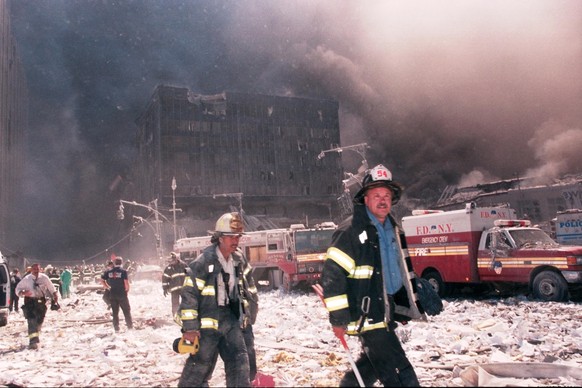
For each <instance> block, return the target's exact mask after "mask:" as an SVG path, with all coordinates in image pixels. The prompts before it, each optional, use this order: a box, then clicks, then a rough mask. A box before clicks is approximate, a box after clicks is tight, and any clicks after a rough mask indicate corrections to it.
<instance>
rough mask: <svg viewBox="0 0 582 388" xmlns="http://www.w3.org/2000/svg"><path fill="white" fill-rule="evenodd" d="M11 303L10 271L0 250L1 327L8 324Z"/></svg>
mask: <svg viewBox="0 0 582 388" xmlns="http://www.w3.org/2000/svg"><path fill="white" fill-rule="evenodd" d="M9 305H10V271H8V264H6V260H5V259H4V256H2V253H1V252H0V327H1V326H6V325H7V324H8V306H9Z"/></svg>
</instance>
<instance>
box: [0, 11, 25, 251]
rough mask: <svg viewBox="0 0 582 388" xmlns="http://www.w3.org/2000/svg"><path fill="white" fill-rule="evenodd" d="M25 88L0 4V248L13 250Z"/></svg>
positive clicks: (5, 13)
mask: <svg viewBox="0 0 582 388" xmlns="http://www.w3.org/2000/svg"><path fill="white" fill-rule="evenodd" d="M27 120H28V88H27V83H26V77H25V74H24V68H23V66H22V63H21V61H20V57H19V55H18V49H17V46H16V42H15V40H14V37H13V36H12V33H11V23H10V14H9V2H7V1H0V246H1V247H2V250H3V254H5V255H6V254H9V253H11V252H9V251H7V249H5V248H6V247H13V238H14V236H13V235H12V233H11V228H10V226H11V225H15V222H17V220H18V218H17V217H18V214H15V213H16V210H15V209H16V208H17V206H16V202H17V200H18V198H19V196H20V195H21V190H22V177H23V176H24V174H23V171H24V161H25V159H24V157H25V155H26V128H27V125H28V124H27V122H28V121H27Z"/></svg>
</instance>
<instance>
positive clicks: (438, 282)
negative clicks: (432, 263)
mask: <svg viewBox="0 0 582 388" xmlns="http://www.w3.org/2000/svg"><path fill="white" fill-rule="evenodd" d="M422 277H423V278H424V279H426V280H428V282H429V283H430V285H431V286H432V287H433V288H434V290H435V291H436V292H437V293H438V294H439V296H440V297H441V298H444V297H445V296H447V294H448V287H447V286H446V284H445V282H443V278H442V277H441V274H440V273H438V271H428V272H426V273H425V274H423V275H422Z"/></svg>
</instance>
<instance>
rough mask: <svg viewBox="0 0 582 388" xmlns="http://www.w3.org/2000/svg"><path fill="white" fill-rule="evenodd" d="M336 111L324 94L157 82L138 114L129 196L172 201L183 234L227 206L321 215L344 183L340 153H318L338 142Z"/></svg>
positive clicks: (298, 216)
mask: <svg viewBox="0 0 582 388" xmlns="http://www.w3.org/2000/svg"><path fill="white" fill-rule="evenodd" d="M338 110H339V106H338V103H337V102H336V101H332V100H326V99H308V98H297V97H280V96H268V95H261V94H249V93H235V92H224V93H221V94H217V95H199V94H194V93H192V92H191V91H190V90H188V89H187V88H179V87H172V86H164V85H160V86H158V87H157V88H156V90H155V91H154V93H153V96H152V98H151V100H150V101H149V103H148V105H147V108H146V109H145V111H144V112H143V114H142V115H141V116H140V117H139V118H138V119H137V120H136V123H137V126H138V131H137V138H136V142H137V149H138V152H137V163H136V169H135V183H136V188H135V193H134V194H135V198H136V200H137V201H140V202H148V201H152V200H153V199H159V202H158V204H159V205H160V206H161V207H162V208H165V209H169V210H171V208H172V206H173V201H175V203H176V207H178V208H180V209H181V212H180V213H178V214H177V215H178V221H177V223H178V225H179V229H180V230H181V231H182V233H180V235H181V236H184V235H188V236H192V235H200V234H201V233H202V234H204V233H206V231H207V228H208V226H209V225H208V224H207V223H204V222H205V221H206V222H207V221H208V220H212V221H215V220H216V218H217V217H219V216H220V215H221V214H222V213H224V212H225V211H227V210H228V208H229V207H233V208H235V209H238V210H242V211H243V213H244V214H245V215H253V216H255V217H254V219H255V220H256V219H259V218H265V219H268V220H270V221H273V220H275V222H277V221H276V220H279V221H280V222H281V223H285V222H290V223H293V222H298V221H300V222H304V223H305V220H306V219H307V220H308V222H317V221H318V220H320V221H321V220H329V219H330V218H331V217H332V215H333V214H337V212H336V209H335V207H336V206H337V201H336V200H337V197H338V196H339V195H340V194H341V191H342V186H341V184H342V178H343V168H342V165H341V157H340V155H339V154H337V155H330V157H326V158H325V159H321V160H320V159H318V158H317V156H318V154H319V153H320V152H321V151H322V150H324V149H328V148H331V147H335V146H338V145H339V144H340V132H339V118H338ZM173 178H175V182H176V185H175V186H174V187H175V188H174V189H173V188H172V187H173V185H172V181H173ZM250 219H252V217H247V219H246V220H245V221H247V222H248V221H249V220H250ZM287 226H288V225H287ZM247 227H250V229H260V228H261V226H260V225H259V224H255V225H249V224H247Z"/></svg>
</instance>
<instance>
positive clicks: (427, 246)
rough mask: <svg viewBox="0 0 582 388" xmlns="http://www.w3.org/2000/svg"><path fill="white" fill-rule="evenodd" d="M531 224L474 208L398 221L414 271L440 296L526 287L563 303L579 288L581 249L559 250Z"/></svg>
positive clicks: (499, 210) (501, 210)
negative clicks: (469, 289)
mask: <svg viewBox="0 0 582 388" xmlns="http://www.w3.org/2000/svg"><path fill="white" fill-rule="evenodd" d="M530 224H531V223H530V222H529V221H527V220H517V219H516V216H515V211H514V210H513V209H510V208H509V207H476V205H475V204H474V203H469V204H467V205H466V207H465V209H462V210H452V211H434V210H424V211H413V215H412V216H407V217H403V218H402V227H403V228H404V231H405V233H406V241H407V243H408V250H409V253H410V257H411V260H412V264H413V266H414V270H415V272H416V273H417V274H419V275H420V276H422V277H423V278H425V279H427V280H428V281H429V282H431V284H432V285H433V287H435V289H436V290H437V291H438V292H439V294H440V295H441V296H446V295H447V293H448V292H449V291H450V290H452V289H453V288H454V287H455V286H479V285H488V286H492V287H494V288H495V289H498V290H508V289H509V290H511V289H513V288H515V287H516V286H517V287H519V286H524V285H525V286H528V287H529V290H530V291H531V292H532V293H533V296H534V297H535V298H537V299H541V300H546V301H563V300H567V299H568V296H569V295H568V293H569V291H571V290H574V289H579V288H580V286H581V285H582V246H562V245H559V244H557V243H556V242H555V241H554V240H552V239H551V238H550V236H548V235H547V234H546V233H545V232H544V231H542V230H541V229H539V228H535V227H531V226H530Z"/></svg>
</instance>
